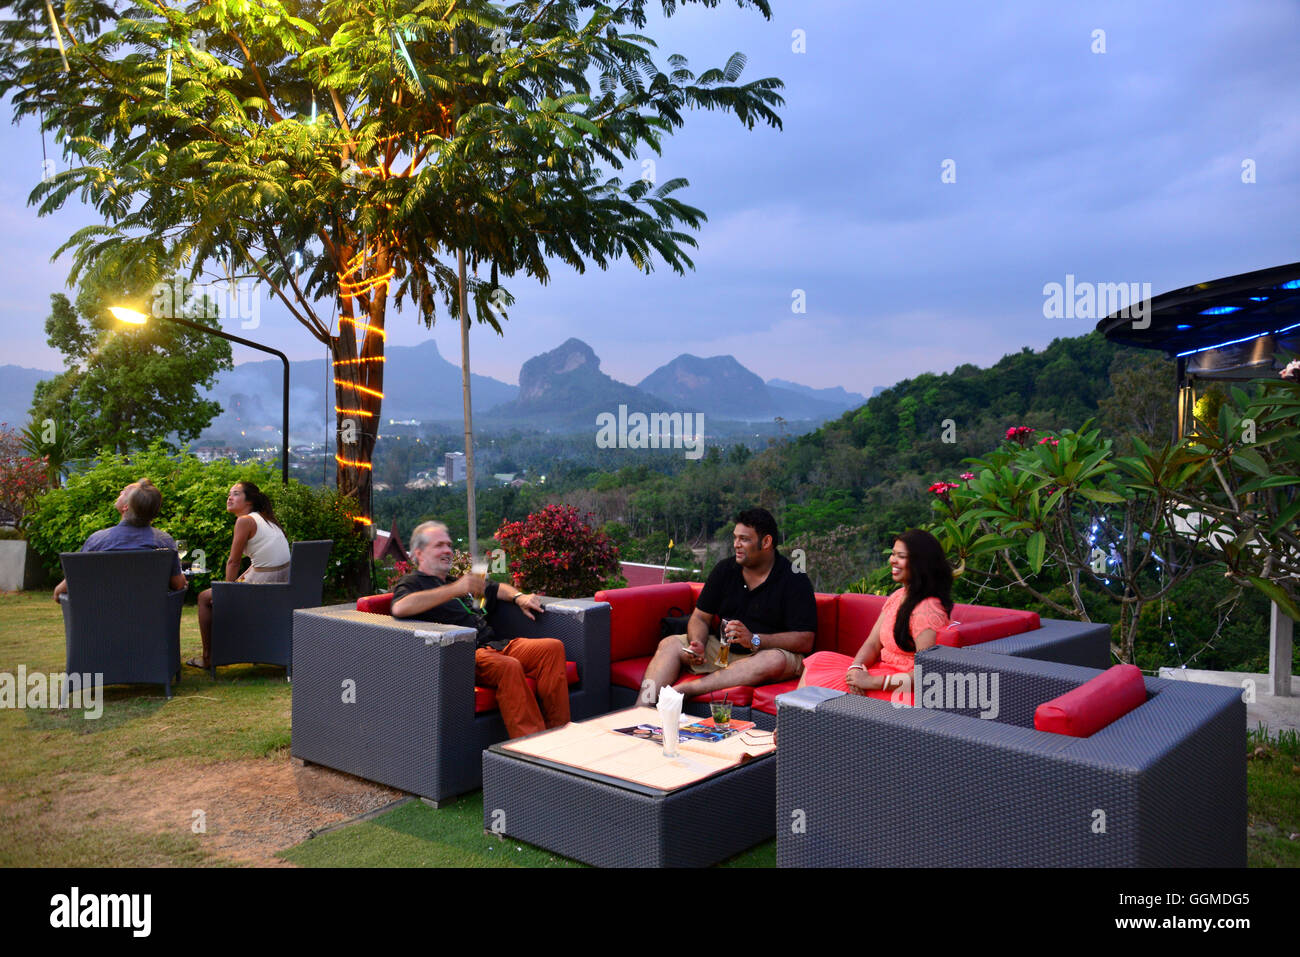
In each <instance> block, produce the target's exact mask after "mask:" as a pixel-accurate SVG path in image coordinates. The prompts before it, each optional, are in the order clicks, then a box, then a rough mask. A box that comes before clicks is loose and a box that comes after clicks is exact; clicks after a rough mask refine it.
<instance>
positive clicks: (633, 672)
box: [609, 655, 653, 691]
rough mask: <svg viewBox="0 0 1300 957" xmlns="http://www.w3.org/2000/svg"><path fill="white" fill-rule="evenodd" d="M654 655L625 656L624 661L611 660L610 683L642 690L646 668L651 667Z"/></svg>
mask: <svg viewBox="0 0 1300 957" xmlns="http://www.w3.org/2000/svg"><path fill="white" fill-rule="evenodd" d="M652 657H653V656H652V655H641V656H640V657H637V658H624V659H623V660H622V661H614V662H610V665H609V683H610V684H612V685H617V686H618V687H620V688H631V689H632V690H634V691H637V690H640V688H641V682H642V681H644V680H645V670H646V669H647V668H649V667H650V659H651V658H652Z"/></svg>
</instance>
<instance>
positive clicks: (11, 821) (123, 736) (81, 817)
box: [0, 593, 1300, 867]
mask: <svg viewBox="0 0 1300 957" xmlns="http://www.w3.org/2000/svg"><path fill="white" fill-rule="evenodd" d="M181 650H182V656H183V657H187V656H189V655H191V654H196V653H197V652H198V650H199V638H198V625H197V621H196V619H195V610H194V607H193V606H188V607H187V608H186V609H185V614H184V617H183V618H182V622H181ZM19 664H23V665H26V667H27V671H28V673H29V674H31V673H33V672H38V671H39V672H46V673H48V672H57V671H61V670H62V669H63V666H64V657H63V621H62V618H61V616H60V614H59V610H58V608H57V606H56V605H55V604H54V603H53V602H52V601H51V600H50V598H49V595H48V593H39V594H35V593H22V594H0V670H3V671H9V672H11V673H12V672H16V670H17V667H18V665H19ZM174 694H175V697H173V699H172V700H171V701H167V700H165V699H164V698H163V696H162V689H161V688H149V687H147V686H140V687H132V688H123V687H114V688H111V689H109V690H108V691H107V692H106V693H105V701H104V713H103V716H102V717H101V718H99V719H98V720H86V719H85V718H84V717H82V716H81V714H80V712H72V711H59V710H56V709H46V710H27V709H10V708H4V709H0V866H104V867H131V866H180V867H190V866H221V865H222V864H224V863H226V859H225V858H222V857H220V856H218V855H217V854H215V853H213V851H212V850H211V848H210V846H209V843H208V842H207V839H206V838H205V837H204V836H203V835H199V834H194V833H191V832H190V829H189V828H188V827H187V826H185V824H186V822H184V821H182V822H180V823H179V824H178V823H177V822H175V821H172V822H164V821H160V820H158V819H157V815H155V814H151V813H150V811H151V808H150V807H149V804H148V802H147V801H142V800H141V798H140V793H139V790H140V788H139V780H140V779H141V778H147V777H148V774H149V773H150V772H153V771H157V772H163V773H161V774H159V775H158V777H159V782H160V783H159V785H158V786H159V787H167V786H168V783H169V782H171V781H176V780H178V779H180V778H183V777H185V776H187V775H198V774H203V773H205V772H206V773H209V774H211V773H219V772H220V770H221V768H223V767H225V765H223V764H222V763H223V762H232V761H239V762H245V763H246V764H247V763H251V764H250V765H249V766H252V767H255V768H258V769H260V768H262V767H265V768H266V769H267V772H268V773H269V772H270V770H271V769H272V768H275V767H283V765H284V762H285V760H286V753H287V750H288V746H289V740H290V738H289V719H290V703H291V699H290V686H289V685H288V684H287V683H286V682H285V679H284V672H283V670H282V669H278V668H254V667H235V668H223V669H221V672H220V679H219V680H218V681H217V683H216V684H214V683H213V682H212V680H211V679H210V678H209V677H208V676H207V674H206V673H202V672H198V671H195V670H194V669H192V668H186V669H184V675H183V679H182V682H181V684H180V685H179V686H176V687H175V688H174ZM1243 746H1246V747H1248V749H1249V750H1248V753H1249V754H1251V755H1252V757H1251V760H1250V762H1249V764H1248V771H1247V788H1248V795H1249V814H1250V825H1251V833H1250V835H1249V838H1248V852H1249V862H1250V864H1251V866H1259V867H1274V866H1283V867H1298V866H1300V836H1297V837H1295V838H1293V837H1292V836H1291V835H1300V743H1297V740H1296V738H1295V737H1294V736H1292V737H1290V738H1286V737H1284V738H1283V740H1281V741H1271V742H1267V743H1266V742H1265V741H1264V740H1262V739H1260V738H1259V737H1258V736H1257V735H1255V736H1252V739H1251V740H1250V741H1249V742H1243ZM258 762H265V764H264V765H263V764H261V763H258ZM214 768H215V769H216V770H215V772H214ZM261 774H262V772H261V771H260V770H259V771H258V772H257V776H258V779H259V780H260V779H261V778H260V776H261ZM133 776H134V777H133ZM119 780H123V781H125V780H132V781H134V784H133V790H132V791H131V794H130V798H131V801H130V802H127V801H126V797H127V796H126V795H125V794H124V793H123V794H122V795H121V798H120V800H119V795H118V792H116V791H115V790H114V788H115V787H116V782H118V781H119ZM124 806H125V807H127V808H129V809H130V810H129V812H128V811H124V809H123V808H124ZM137 808H138V810H139V813H135V809H137ZM278 856H279V857H281V858H283V859H284V860H286V861H289V862H291V863H293V864H297V865H300V866H304V867H318V866H328V867H338V866H356V867H366V866H374V867H392V866H403V867H405V866H410V867H417V866H431V867H441V866H449V867H573V866H576V865H575V863H574V862H573V861H569V860H566V859H564V858H560V857H557V856H556V855H554V854H550V853H548V852H546V851H542V850H539V849H537V848H534V847H531V846H529V845H525V844H521V843H519V842H517V841H512V840H509V839H507V840H500V839H498V838H497V837H495V836H493V835H490V834H485V833H484V831H483V798H482V794H481V793H475V794H472V795H467V796H464V797H461V798H459V799H457V800H455V801H453V802H450V803H448V804H446V805H444V806H443V807H441V808H439V809H437V810H435V809H433V808H430V807H428V806H426V805H424V804H422V803H420V802H419V801H410V802H407V803H405V804H402V805H400V806H398V807H396V808H394V809H392V810H390V811H387V812H386V813H383V814H380V815H378V816H376V817H374V818H371V819H369V820H363V821H358V822H356V823H352V824H347V825H344V826H342V827H338V828H335V829H327V830H325V831H323V832H322V833H320V834H318V835H317V836H316V837H314V838H311V839H310V840H306V841H303V842H302V843H300V844H298V845H297V846H294V847H289V848H285V849H283V850H281V851H280V852H279V855H278ZM775 864H776V849H775V842H774V841H769V842H767V843H766V844H764V845H761V846H759V847H756V848H753V849H752V850H750V851H748V852H746V853H745V854H742V855H740V856H738V857H736V858H734V859H733V860H731V861H728V862H727V864H726V865H725V866H734V867H773V866H775Z"/></svg>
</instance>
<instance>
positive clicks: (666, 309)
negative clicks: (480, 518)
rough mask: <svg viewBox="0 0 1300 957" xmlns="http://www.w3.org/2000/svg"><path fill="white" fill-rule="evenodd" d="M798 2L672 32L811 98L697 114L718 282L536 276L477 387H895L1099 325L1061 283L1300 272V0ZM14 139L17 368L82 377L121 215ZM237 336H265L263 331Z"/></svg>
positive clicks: (719, 16)
mask: <svg viewBox="0 0 1300 957" xmlns="http://www.w3.org/2000/svg"><path fill="white" fill-rule="evenodd" d="M773 7H774V11H773V14H774V15H773V18H772V20H771V21H765V20H763V18H762V17H761V16H760V15H758V14H756V13H755V12H753V11H752V10H750V11H742V10H739V9H737V8H736V7H735V6H734V5H728V6H720V7H718V8H717V9H715V10H700V9H694V8H690V9H687V10H684V11H682V12H679V13H678V14H677V15H676V16H674V17H673V18H671V19H670V20H668V21H666V22H660V21H658V20H657V21H655V22H653V23H652V24H651V26H650V27H649V28H648V29H647V31H646V32H647V33H649V34H650V35H651V36H653V37H655V38H656V40H658V42H659V47H660V51H661V57H660V63H661V64H662V63H663V62H664V61H665V60H666V59H667V56H668V55H669V54H670V53H673V52H682V53H684V54H686V55H687V56H688V57H689V58H690V61H691V67H692V69H694V70H695V71H696V72H697V73H699V72H702V71H703V70H704V69H705V68H707V67H710V66H715V65H717V66H720V65H722V64H723V63H724V62H725V61H726V58H727V57H728V56H729V55H730V54H731V53H732V52H734V51H736V50H740V51H743V52H744V53H745V54H746V55H747V56H748V58H749V64H748V66H747V68H746V70H745V74H744V79H746V80H750V79H754V78H757V77H764V76H776V77H779V78H780V79H782V80H783V81H784V82H785V84H786V88H785V90H784V91H782V92H783V96H784V98H785V101H786V102H785V105H784V106H783V107H781V108H780V109H779V112H780V114H781V116H782V118H783V119H784V122H785V128H784V130H782V131H773V130H768V129H766V128H761V129H760V128H756V129H755V130H753V131H746V130H745V129H744V128H743V127H742V126H741V125H740V124H739V123H738V122H737V121H736V120H735V119H734V117H730V116H725V115H719V114H711V113H696V114H691V115H689V116H688V118H687V122H686V126H685V128H684V129H683V130H682V131H681V132H679V133H678V134H677V135H676V136H674V137H673V138H672V139H671V140H669V141H668V142H667V144H666V148H665V151H664V155H663V156H662V157H661V158H657V159H656V160H655V162H656V174H657V175H656V179H657V181H659V182H663V181H665V180H667V179H670V178H673V177H678V176H684V177H686V178H687V179H689V180H690V184H691V185H690V187H689V189H687V190H683V191H681V192H679V193H678V194H677V196H678V197H679V198H681V199H683V200H684V201H686V202H688V203H690V204H691V205H694V206H698V207H700V208H702V209H703V210H704V211H705V212H706V213H707V214H708V216H709V222H708V223H707V224H706V225H705V227H704V228H703V229H702V230H701V231H700V232H699V233H698V235H697V239H698V242H699V249H698V250H695V251H694V252H692V253H691V256H692V258H693V259H694V260H695V264H696V268H695V271H694V272H692V273H688V274H687V275H686V276H685V277H679V276H677V275H675V274H674V273H672V272H671V270H668V269H664V268H657V269H656V271H655V272H654V273H652V274H651V275H649V276H646V275H643V274H640V273H638V272H637V271H636V270H635V269H634V268H633V267H632V266H631V265H630V264H627V263H622V264H620V265H619V266H617V267H615V268H612V269H610V270H609V271H608V272H604V273H602V272H600V271H599V270H592V271H588V272H587V273H586V274H585V275H578V274H576V273H574V272H572V271H571V270H569V269H568V268H567V267H562V266H557V267H556V269H555V272H554V274H553V281H552V282H551V283H550V284H549V285H547V286H544V287H543V286H541V285H539V284H537V283H536V282H535V281H531V280H526V279H523V278H515V279H513V280H510V281H508V282H506V283H505V285H506V286H507V288H509V289H510V290H511V291H512V292H513V293H514V295H515V296H516V298H517V300H518V301H517V304H516V305H515V307H514V308H513V309H512V310H511V318H510V321H509V323H508V324H507V325H506V327H505V336H504V338H498V337H497V336H496V335H495V333H493V332H491V330H490V329H487V328H486V327H479V328H476V329H475V331H474V333H473V335H472V337H471V350H472V366H473V369H474V371H475V372H478V373H482V374H486V375H491V376H495V377H497V378H499V379H502V380H505V381H508V382H517V381H518V373H519V366H520V364H521V363H522V362H524V361H525V360H526V359H528V358H530V357H531V356H533V355H536V354H537V353H539V352H543V351H546V350H549V349H553V348H554V347H555V346H557V345H559V344H560V343H561V342H563V341H564V340H565V339H567V338H569V337H570V336H577V337H579V338H581V339H583V340H585V341H586V342H588V343H589V344H590V345H591V346H592V347H593V348H594V349H595V351H596V353H597V354H598V355H599V356H600V357H601V359H602V360H603V366H602V368H603V369H604V370H605V371H606V372H608V373H609V374H611V375H613V376H614V377H615V378H617V379H620V380H622V381H625V382H633V383H635V382H637V381H639V380H640V379H642V378H643V377H644V376H646V375H647V374H649V373H650V372H651V371H652V370H653V369H655V368H656V367H658V366H659V365H662V364H663V363H665V362H668V361H669V360H671V359H672V358H674V357H675V356H677V355H679V354H681V353H683V352H689V353H693V354H695V355H700V356H712V355H721V354H727V353H729V354H731V355H734V356H735V357H736V358H737V359H738V360H739V361H740V362H741V363H743V364H744V365H746V366H747V367H749V368H750V369H752V370H754V371H755V372H757V373H758V374H759V375H761V376H763V377H764V378H771V377H782V378H787V379H793V380H795V381H797V382H803V383H806V384H808V385H813V386H819V387H821V386H832V385H842V386H844V387H846V388H848V389H850V390H853V391H858V392H864V393H867V392H870V390H871V388H872V387H873V386H877V385H889V384H892V383H894V382H896V381H897V380H899V379H901V378H905V377H908V376H912V375H916V374H917V373H920V372H925V371H933V372H943V371H948V370H951V369H952V368H953V367H954V366H956V365H958V364H960V363H963V362H975V363H978V364H983V365H986V364H989V363H991V362H994V361H996V360H997V359H998V358H999V357H1001V356H1002V355H1004V354H1006V353H1008V352H1014V351H1017V350H1019V349H1020V348H1021V347H1023V346H1031V347H1033V348H1042V347H1043V346H1045V345H1047V343H1049V342H1050V341H1051V340H1052V339H1053V338H1055V337H1057V336H1072V335H1079V334H1082V333H1084V332H1087V331H1088V330H1090V329H1092V328H1093V327H1094V325H1095V323H1096V318H1095V317H1088V318H1069V319H1064V318H1063V319H1047V318H1045V317H1044V314H1043V304H1044V293H1043V287H1044V285H1045V284H1047V283H1051V282H1059V283H1064V282H1065V279H1066V276H1067V274H1069V275H1073V276H1074V277H1075V280H1076V282H1094V283H1103V282H1106V283H1115V282H1124V283H1134V282H1137V283H1150V286H1151V290H1152V292H1153V293H1155V294H1159V293H1161V292H1165V291H1167V290H1169V289H1173V288H1177V287H1180V286H1184V285H1188V284H1190V283H1194V282H1197V281H1201V280H1206V279H1212V278H1217V277H1220V276H1227V275H1232V274H1234V273H1238V272H1243V271H1247V270H1253V269H1261V268H1264V267H1268V266H1275V265H1279V264H1283V263H1288V262H1293V261H1295V260H1297V259H1300V248H1298V246H1300V244H1298V243H1297V240H1298V239H1300V190H1298V189H1297V187H1298V186H1300V5H1297V4H1296V3H1295V2H1294V0H1249V2H1246V3H1238V4H1224V3H1209V2H1204V0H1182V2H1178V3H1173V2H1169V3H1118V2H1117V3H1100V2H1079V3H1071V4H1068V5H1067V4H1061V3H1059V2H1045V3H1015V4H971V3H968V2H954V3H929V2H916V3H909V4H893V3H890V4H885V3H878V2H829V0H801V2H799V3H795V2H790V0H773ZM795 31H803V32H802V35H801V36H802V42H803V44H804V45H805V47H806V52H796V51H795V49H793V48H794V47H795V46H797V45H798V44H799V42H800V35H796V34H795ZM1096 31H1104V36H1103V35H1101V34H1098V33H1097V32H1096ZM1102 42H1104V50H1105V52H1094V48H1097V47H1099V46H1100V44H1101V43H1102ZM8 115H10V113H9V112H8V111H7V112H6V116H8ZM46 140H47V148H48V149H49V150H50V151H51V152H50V155H51V156H53V157H56V160H57V158H58V155H59V154H58V150H57V148H56V146H55V144H54V143H53V140H52V137H51V136H49V135H47V137H46ZM0 143H2V144H3V146H4V150H5V154H6V155H7V156H8V157H9V163H8V175H7V176H5V177H3V179H0V216H2V217H3V227H4V228H3V230H0V271H2V275H3V280H4V284H5V287H6V288H7V289H9V290H10V292H9V295H8V297H7V299H8V302H7V308H6V319H5V322H6V324H7V331H8V333H9V335H8V341H7V346H6V349H5V355H4V358H3V359H2V360H0V362H6V363H14V364H18V365H25V366H34V367H38V368H46V369H54V368H58V367H60V361H59V356H58V354H57V353H55V352H54V351H53V350H51V349H49V348H48V347H47V346H46V344H45V340H44V332H43V323H44V319H45V316H46V315H47V314H48V312H49V296H50V294H51V293H53V292H57V291H60V290H63V289H64V288H65V281H66V276H67V272H68V267H69V263H70V257H69V256H68V255H65V256H64V257H62V258H61V259H60V260H59V261H57V262H54V263H51V262H50V261H49V257H50V255H51V254H52V253H53V252H54V250H55V249H56V248H57V247H58V246H59V245H60V244H61V243H62V242H63V241H64V240H66V239H67V237H68V236H69V235H71V233H72V232H73V231H74V230H76V229H77V228H79V227H80V226H82V225H84V224H86V223H89V222H93V221H95V219H94V217H93V214H91V213H90V212H88V211H87V210H86V209H85V208H82V207H73V206H68V207H65V209H63V210H62V211H61V212H60V213H58V214H56V215H53V216H49V217H45V218H43V219H41V218H38V217H37V215H36V212H35V210H34V209H33V208H31V207H28V206H27V196H28V194H29V192H30V191H31V189H32V188H33V186H34V185H35V184H36V183H37V182H38V181H39V179H40V175H41V142H40V136H39V134H38V130H37V126H36V123H35V121H34V120H28V121H24V123H23V125H22V126H20V127H11V126H4V127H0ZM647 156H649V154H647ZM57 161H58V162H59V163H60V168H62V162H61V160H57ZM945 161H951V163H945ZM1243 164H1244V165H1243ZM945 168H946V169H948V170H949V173H950V175H949V178H953V176H952V174H955V181H954V182H943V173H944V170H945ZM1252 171H1253V178H1254V182H1245V181H1243V179H1250V178H1251V172H1252ZM640 173H641V169H640V165H639V164H637V166H636V167H633V166H628V167H627V168H626V169H625V170H624V174H623V175H624V177H625V179H628V180H631V179H634V178H635V177H637V176H639V175H640ZM453 262H454V257H453ZM796 290H802V291H803V293H804V295H805V296H806V312H805V313H802V314H799V313H795V312H793V311H792V303H793V302H794V297H795V295H796V292H795V291H796ZM322 311H323V313H324V314H325V315H326V316H328V315H330V313H331V310H330V308H329V306H328V305H326V306H325V307H324V309H323V310H322ZM226 327H227V328H228V329H229V330H230V331H232V332H235V333H237V334H238V333H241V330H240V328H239V322H238V320H237V319H233V320H231V321H229V322H228V323H227V324H226ZM388 328H389V333H388V342H389V344H390V345H414V344H418V343H420V342H423V341H425V340H427V339H428V338H429V337H430V336H432V337H433V338H435V339H436V340H437V342H438V345H439V347H440V349H441V350H442V353H443V355H444V356H446V357H448V358H450V359H452V360H453V361H458V358H459V354H460V346H459V335H458V331H457V328H456V327H455V326H454V325H453V324H452V323H450V322H448V321H445V319H440V321H439V324H438V325H437V326H435V328H434V329H433V330H432V331H430V330H427V329H425V328H424V327H423V326H422V325H420V324H419V323H418V322H417V321H416V319H415V318H414V316H413V314H412V313H411V312H410V311H409V310H408V311H407V312H405V313H401V314H398V313H396V312H394V311H392V310H391V309H390V312H389V322H388ZM242 334H244V335H248V336H251V337H252V338H256V339H259V340H260V341H263V342H265V343H267V344H268V345H273V346H276V347H278V348H281V349H283V350H284V351H286V352H287V353H288V354H289V355H290V357H291V358H315V357H319V356H321V355H322V353H323V347H322V346H320V345H319V344H318V343H317V342H316V341H315V340H314V339H312V338H311V336H310V335H309V334H308V333H307V331H306V330H305V329H303V328H302V327H301V326H299V325H298V324H297V323H295V322H294V321H293V320H292V319H291V318H290V317H289V316H288V314H287V312H285V311H284V310H282V309H280V308H278V307H276V306H274V305H271V304H269V303H267V304H264V306H263V308H262V314H261V325H260V327H259V328H258V329H257V330H254V331H252V332H248V331H243V332H242ZM262 358H264V356H262V355H261V354H256V353H253V354H250V353H248V352H246V351H244V350H240V349H238V348H237V349H236V352H235V359H236V361H237V362H239V361H245V360H248V359H262Z"/></svg>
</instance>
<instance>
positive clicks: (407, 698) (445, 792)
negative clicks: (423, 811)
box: [290, 598, 609, 803]
mask: <svg viewBox="0 0 1300 957" xmlns="http://www.w3.org/2000/svg"><path fill="white" fill-rule="evenodd" d="M542 601H543V603H544V604H545V606H546V611H545V612H544V613H542V614H541V615H538V616H537V620H536V621H531V620H529V619H528V618H527V617H526V616H525V615H524V614H523V613H522V612H521V611H519V610H518V609H517V608H513V607H510V606H502V608H501V611H500V616H501V617H499V618H498V619H497V620H496V625H497V630H498V632H499V633H500V634H509V635H510V636H511V637H528V638H536V637H550V638H558V639H560V640H561V641H562V642H564V651H565V657H567V658H568V659H569V660H570V661H573V662H576V663H577V665H578V677H579V683H578V684H577V685H575V686H573V687H572V688H571V689H570V692H569V706H570V710H571V712H572V717H573V718H574V720H581V719H583V718H588V717H591V716H593V715H596V714H602V713H604V712H605V711H608V710H609V606H608V605H606V604H604V603H603V602H593V601H585V600H576V599H559V598H543V599H542ZM474 646H475V634H474V632H473V631H472V630H471V629H468V628H456V627H452V626H450V625H434V624H429V623H428V622H423V621H414V620H410V619H397V618H393V617H391V616H389V615H375V614H370V613H368V612H360V611H356V610H355V609H353V608H352V607H350V606H347V607H333V608H311V609H304V610H300V611H297V612H295V613H294V630H293V741H292V746H291V749H290V751H291V754H292V755H293V756H294V757H296V758H300V759H302V760H304V761H309V762H312V763H314V764H321V765H324V766H325V767H330V768H334V769H336V770H339V771H345V772H347V773H348V774H355V775H356V776H358V777H361V778H365V779H367V780H370V781H378V782H379V783H381V784H387V785H390V786H391V787H395V788H400V789H402V790H403V791H410V792H412V793H414V794H418V795H420V796H421V797H423V798H425V799H427V800H429V801H432V802H435V803H436V802H438V801H442V800H445V799H446V798H449V797H452V796H454V795H457V794H463V793H465V792H467V791H473V790H475V789H477V788H478V787H479V786H480V785H481V783H482V773H483V771H482V768H483V761H482V753H483V749H484V748H486V747H487V746H488V745H491V744H495V743H496V742H498V741H504V740H505V739H506V729H505V725H504V724H503V723H502V721H501V716H500V714H499V713H498V712H496V711H492V712H487V713H484V714H479V715H476V714H475V713H474Z"/></svg>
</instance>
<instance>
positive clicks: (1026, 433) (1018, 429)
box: [1007, 425, 1034, 448]
mask: <svg viewBox="0 0 1300 957" xmlns="http://www.w3.org/2000/svg"><path fill="white" fill-rule="evenodd" d="M1033 434H1034V430H1033V429H1031V428H1030V427H1029V426H1027V425H1013V426H1012V427H1011V428H1009V429H1007V441H1008V442H1015V443H1016V444H1017V445H1019V446H1020V447H1021V448H1024V447H1025V446H1026V445H1028V444H1029V437H1030V436H1031V435H1033Z"/></svg>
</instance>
